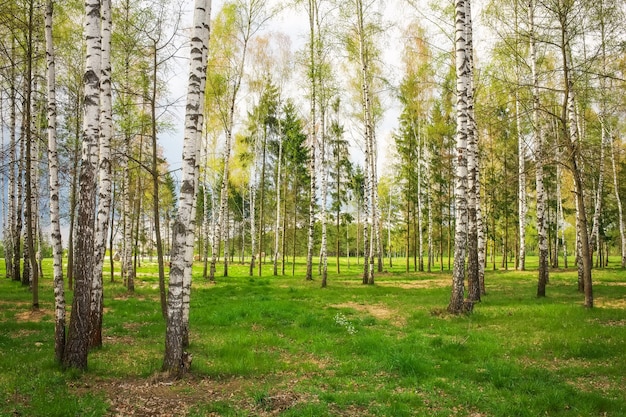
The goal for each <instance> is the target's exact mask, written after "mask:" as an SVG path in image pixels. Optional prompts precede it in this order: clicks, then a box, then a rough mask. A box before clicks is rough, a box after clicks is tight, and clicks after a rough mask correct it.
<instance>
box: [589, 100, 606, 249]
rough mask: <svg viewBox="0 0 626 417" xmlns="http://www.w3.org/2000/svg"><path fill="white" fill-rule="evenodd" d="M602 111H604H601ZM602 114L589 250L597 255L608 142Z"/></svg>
mask: <svg viewBox="0 0 626 417" xmlns="http://www.w3.org/2000/svg"><path fill="white" fill-rule="evenodd" d="M602 113H604V111H603V112H602ZM603 119H604V114H602V115H601V120H600V128H601V129H602V134H601V139H600V161H599V164H600V166H599V167H598V171H599V172H598V188H597V189H596V195H595V205H594V212H593V221H592V226H591V242H590V245H591V250H592V251H593V250H594V247H595V248H596V250H597V252H598V257H599V256H600V244H601V242H600V215H601V214H602V194H603V191H604V157H605V144H606V143H607V142H608V139H607V130H606V129H607V127H606V126H605V123H604V120H603Z"/></svg>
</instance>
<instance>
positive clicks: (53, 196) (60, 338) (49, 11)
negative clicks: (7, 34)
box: [45, 0, 65, 363]
mask: <svg viewBox="0 0 626 417" xmlns="http://www.w3.org/2000/svg"><path fill="white" fill-rule="evenodd" d="M52 24H53V1H52V0H48V1H47V2H46V25H45V29H46V30H45V36H46V58H47V66H48V72H47V81H48V165H49V172H50V229H51V233H50V237H51V240H52V258H53V274H54V279H53V286H54V354H55V355H54V356H55V358H56V360H57V362H59V363H61V361H62V360H63V351H64V349H65V289H64V287H63V244H62V241H61V226H60V221H59V211H60V209H59V160H58V152H57V139H56V126H57V109H56V73H55V54H54V45H53V38H52Z"/></svg>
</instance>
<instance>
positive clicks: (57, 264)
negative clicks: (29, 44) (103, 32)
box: [3, 0, 65, 362]
mask: <svg viewBox="0 0 626 417" xmlns="http://www.w3.org/2000/svg"><path fill="white" fill-rule="evenodd" d="M52 4H53V2H52V0H48V1H47V2H46V18H45V37H46V60H47V66H48V73H47V81H48V166H49V172H50V178H49V179H50V182H49V183H50V230H51V233H50V237H51V241H52V259H53V276H54V278H53V283H54V284H53V286H54V335H55V337H54V351H55V357H56V359H57V361H59V362H60V361H61V360H63V350H64V349H65V291H64V288H63V244H62V241H61V226H60V221H59V212H60V210H59V159H58V152H57V139H56V128H57V108H56V72H55V54H54V44H53V39H52V23H53V6H52ZM3 178H4V177H3Z"/></svg>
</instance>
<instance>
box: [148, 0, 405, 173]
mask: <svg viewBox="0 0 626 417" xmlns="http://www.w3.org/2000/svg"><path fill="white" fill-rule="evenodd" d="M188 3H189V4H188V5H187V11H186V14H185V18H184V22H185V27H187V26H188V25H189V23H188V22H190V21H191V14H192V6H193V5H192V2H188ZM223 3H224V1H214V2H213V6H212V13H211V16H212V18H214V17H215V16H216V15H217V13H218V12H219V10H220V8H221V7H222V5H223ZM401 4H404V2H400V1H396V0H390V1H387V2H386V5H387V6H390V5H391V6H392V7H387V8H386V13H385V14H386V15H387V16H386V18H388V19H389V18H393V16H391V17H390V16H389V14H390V11H391V14H398V15H405V16H406V14H405V10H403V9H404V7H408V6H401ZM308 25H309V23H308V16H307V15H306V13H305V10H304V8H303V7H302V6H300V7H297V8H296V7H291V8H288V9H286V10H284V11H282V12H281V13H279V14H278V15H277V16H276V17H274V18H273V19H272V20H271V21H270V22H269V23H268V24H267V27H266V28H265V31H266V32H282V33H285V34H287V35H288V36H289V37H290V38H291V42H292V48H293V49H294V52H296V51H297V50H298V49H302V48H303V47H304V46H305V44H306V41H307V37H308ZM399 36H400V35H399V30H397V28H396V27H392V28H390V29H389V30H387V31H386V36H385V39H383V43H384V44H383V50H384V51H385V58H384V59H383V61H384V62H385V63H386V66H387V68H386V71H387V74H386V76H387V77H390V78H391V79H396V78H398V73H399V71H400V68H399V60H400V57H399V52H400V50H401V47H394V46H393V45H401V42H400V39H399ZM187 54H188V49H187V48H185V49H184V50H182V51H181V52H180V54H179V55H180V58H178V62H176V64H175V66H174V67H175V68H176V74H175V75H174V76H173V77H172V79H171V81H170V82H169V89H170V92H171V93H170V96H171V97H170V99H172V98H173V97H174V96H177V97H178V96H181V93H183V95H184V92H185V91H186V77H187V59H186V55H187ZM290 93H291V94H290V95H295V96H303V95H304V94H306V91H305V90H302V91H298V92H295V94H294V92H293V91H291V92H290ZM386 105H387V106H388V107H389V109H388V111H387V112H386V114H385V118H384V119H383V122H382V123H381V125H380V126H378V128H377V134H378V136H379V141H383V142H388V140H389V138H390V135H391V132H392V130H393V129H395V127H396V125H397V116H398V114H399V109H398V108H397V104H396V103H394V102H393V101H392V100H390V99H387V100H386ZM394 105H395V106H394ZM303 113H304V114H306V111H304V112H303ZM183 120H184V98H183V99H182V100H181V101H180V103H179V105H178V106H177V107H176V108H175V111H174V120H173V125H174V130H173V131H171V132H166V133H164V134H162V135H161V136H160V138H159V141H160V144H161V146H162V147H163V151H164V155H165V157H166V158H167V160H168V162H169V165H170V170H171V171H175V173H174V175H175V177H176V174H177V173H178V171H176V170H177V169H179V168H180V167H181V164H182V162H181V161H182V141H183V125H184V123H183ZM380 149H381V151H382V152H381V154H380V155H379V160H382V161H384V160H385V159H387V155H386V154H385V152H384V151H385V150H387V149H389V147H388V146H383V145H381V146H380ZM357 153H358V149H357Z"/></svg>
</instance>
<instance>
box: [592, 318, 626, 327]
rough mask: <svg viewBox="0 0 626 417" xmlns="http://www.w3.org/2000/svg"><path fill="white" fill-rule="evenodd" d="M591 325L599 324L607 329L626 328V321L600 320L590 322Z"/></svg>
mask: <svg viewBox="0 0 626 417" xmlns="http://www.w3.org/2000/svg"><path fill="white" fill-rule="evenodd" d="M588 322H589V323H594V324H598V325H600V326H605V327H626V319H623V320H600V319H592V320H588Z"/></svg>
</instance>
